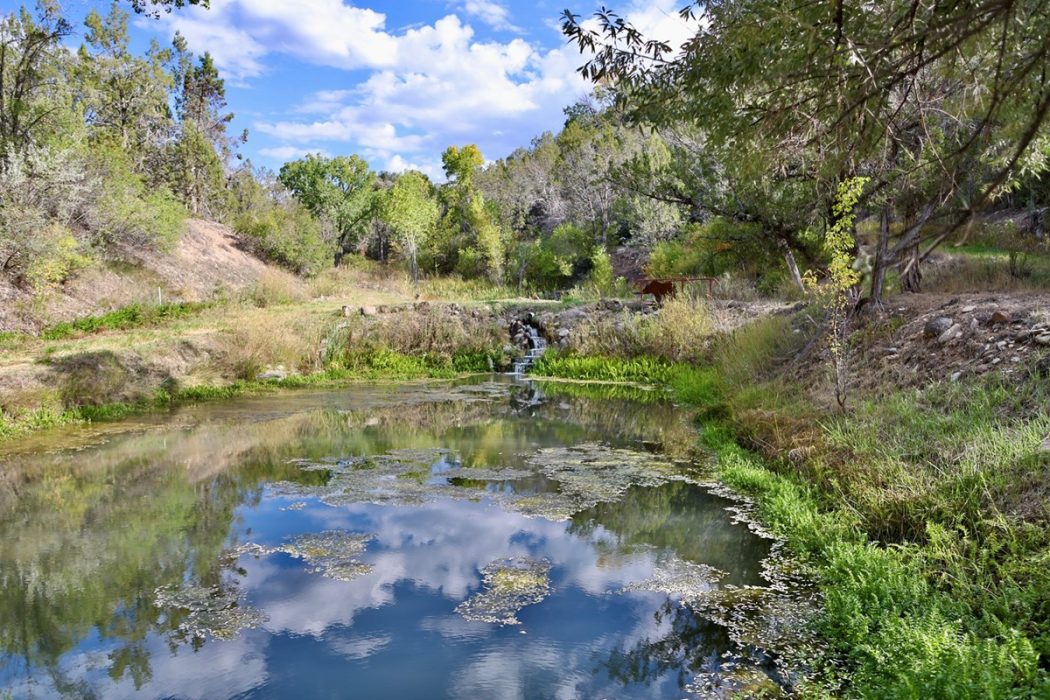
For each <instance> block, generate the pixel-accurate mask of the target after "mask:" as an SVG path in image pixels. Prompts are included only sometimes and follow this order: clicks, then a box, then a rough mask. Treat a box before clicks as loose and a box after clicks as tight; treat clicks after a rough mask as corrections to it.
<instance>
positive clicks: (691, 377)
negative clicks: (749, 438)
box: [530, 351, 721, 410]
mask: <svg viewBox="0 0 1050 700" xmlns="http://www.w3.org/2000/svg"><path fill="white" fill-rule="evenodd" d="M530 372H531V374H533V375H535V376H538V377H558V378H561V379H576V380H585V381H594V382H634V383H640V384H648V385H653V386H659V387H664V388H666V389H668V390H669V391H670V392H671V395H672V396H673V397H674V398H675V400H677V401H681V402H682V403H686V404H689V405H692V406H697V407H701V408H704V409H707V410H717V409H718V407H719V405H720V403H721V398H720V391H719V382H718V381H717V375H716V374H715V373H714V372H713V371H712V370H711V369H710V368H706V367H693V366H691V365H686V364H682V363H671V362H668V361H666V360H662V359H659V358H653V357H646V356H640V357H634V358H631V359H622V358H613V357H595V356H580V355H571V354H562V353H558V352H554V351H548V352H546V353H544V355H543V356H542V357H541V358H540V359H539V360H538V361H537V362H536V364H535V365H533V367H532V369H531V370H530Z"/></svg>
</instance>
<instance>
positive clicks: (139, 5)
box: [131, 0, 211, 17]
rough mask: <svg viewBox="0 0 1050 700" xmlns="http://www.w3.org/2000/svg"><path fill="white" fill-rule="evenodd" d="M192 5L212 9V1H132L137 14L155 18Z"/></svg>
mask: <svg viewBox="0 0 1050 700" xmlns="http://www.w3.org/2000/svg"><path fill="white" fill-rule="evenodd" d="M190 5H197V6H198V7H210V6H211V0H131V7H132V8H134V10H135V12H138V13H139V14H144V15H150V16H153V17H157V16H159V15H160V14H161V13H162V12H171V11H172V10H173V9H175V8H178V9H182V8H183V7H187V6H190Z"/></svg>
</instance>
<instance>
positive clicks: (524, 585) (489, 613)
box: [456, 557, 551, 625]
mask: <svg viewBox="0 0 1050 700" xmlns="http://www.w3.org/2000/svg"><path fill="white" fill-rule="evenodd" d="M550 570H551V565H550V562H548V561H547V560H545V559H533V558H531V557H513V558H510V559H498V560H496V561H494V562H491V563H489V564H488V565H486V566H485V568H483V569H482V570H481V576H482V587H483V588H484V589H485V590H483V591H481V592H479V593H476V594H475V595H473V596H471V597H470V598H467V599H466V600H465V601H463V602H462V603H460V604H459V605H458V606H456V612H457V613H459V614H460V615H462V616H463V617H464V618H466V619H467V620H471V621H477V622H488V623H492V624H497V625H520V624H521V620H519V619H518V617H517V614H518V612H519V611H520V610H521V609H522V608H524V607H526V606H528V605H535V604H537V603H539V602H541V601H542V600H543V599H544V598H546V597H547V596H548V595H549V594H550Z"/></svg>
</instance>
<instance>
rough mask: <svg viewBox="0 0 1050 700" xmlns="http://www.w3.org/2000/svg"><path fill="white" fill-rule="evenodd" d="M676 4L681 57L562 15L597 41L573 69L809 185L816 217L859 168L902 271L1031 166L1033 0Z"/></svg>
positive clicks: (1046, 39) (1042, 105)
mask: <svg viewBox="0 0 1050 700" xmlns="http://www.w3.org/2000/svg"><path fill="white" fill-rule="evenodd" d="M683 15H684V16H685V17H686V18H691V19H693V20H695V22H696V23H695V26H696V33H695V35H694V36H693V37H692V38H691V39H690V40H689V41H688V42H686V43H685V44H684V45H683V46H682V47H680V50H679V52H678V53H677V54H675V53H674V51H675V50H676V49H675V48H674V47H671V46H668V45H667V44H665V43H662V42H659V41H653V40H649V39H646V38H645V37H644V36H643V35H642V34H641V33H640V32H639V31H638V30H637V29H636V28H635V27H633V26H632V25H631V24H630V23H629V22H627V21H625V20H624V19H623V18H621V17H618V16H617V15H615V14H614V13H611V12H608V11H604V10H603V11H602V12H599V13H598V14H597V15H596V19H597V22H598V25H599V28H598V29H597V30H591V29H590V28H589V27H587V26H585V25H584V24H583V23H581V21H580V18H579V17H578V16H576V15H573V14H572V13H571V12H566V13H565V16H564V22H563V29H564V31H565V33H566V34H567V35H568V36H569V37H570V39H571V40H572V41H574V42H575V43H576V44H577V45H578V46H579V47H580V48H581V49H582V50H587V51H593V52H594V54H593V58H591V59H590V60H588V61H587V62H586V64H585V65H584V66H583V67H582V68H581V70H582V72H583V74H584V75H585V76H587V77H588V78H591V79H592V80H594V81H596V82H602V83H609V84H612V85H614V89H615V92H616V96H617V98H618V100H619V102H620V103H621V105H622V106H624V108H625V109H626V110H627V111H628V113H629V114H631V116H632V118H634V119H638V120H647V121H649V122H651V123H654V124H657V125H661V126H664V125H672V124H676V123H679V124H680V123H688V124H693V125H703V130H704V132H705V136H706V138H707V139H708V140H709V142H710V143H713V144H715V145H717V146H720V147H726V146H728V147H733V148H734V150H736V151H738V152H737V154H736V155H737V158H738V159H751V160H752V162H758V163H762V164H763V168H762V170H763V171H766V172H776V173H779V174H780V176H781V178H782V179H785V180H786V179H806V180H809V181H810V182H812V183H814V191H815V194H816V197H815V199H814V201H813V202H811V206H813V207H815V208H816V209H818V210H819V211H821V212H822V213H823V217H824V219H825V222H824V226H825V228H827V227H831V226H833V225H834V223H835V219H836V217H835V215H834V213H833V205H834V200H835V193H836V192H837V188H838V184H839V183H841V182H845V181H847V180H850V179H851V178H853V177H858V176H866V177H870V178H871V179H870V182H869V184H868V186H867V187H866V188H865V192H864V193H863V195H862V197H861V200H860V203H861V204H862V205H874V206H877V207H880V208H881V207H886V208H888V209H889V210H891V211H893V210H896V211H897V214H898V216H897V218H898V219H900V220H901V221H902V223H903V226H901V227H899V228H900V230H901V233H900V234H899V235H897V236H896V240H895V242H893V244H892V245H890V242H889V241H888V240H880V243H879V255H877V256H876V257H877V267H881V268H882V269H883V270H884V269H885V268H886V267H888V266H891V265H901V266H902V273H903V275H904V277H905V279H907V276H908V274H909V273H910V272H912V271H914V270H915V269H917V265H918V263H919V262H920V261H921V260H922V258H924V257H925V256H926V255H928V254H929V253H930V252H931V251H932V250H933V249H934V248H935V247H936V245H937V244H939V243H940V242H942V241H943V240H945V239H946V238H947V237H949V236H951V235H953V234H954V233H956V232H958V231H959V230H960V229H961V228H962V227H963V226H965V225H966V223H967V222H968V221H970V220H971V218H972V217H973V215H974V213H975V212H977V211H978V210H979V209H980V208H981V207H983V206H985V205H986V204H988V202H990V201H992V200H993V199H994V198H995V197H996V196H998V195H1000V194H1001V193H1002V192H1003V191H1004V187H1006V186H1007V185H1008V184H1009V182H1010V180H1011V178H1012V177H1013V176H1014V175H1015V174H1016V173H1019V172H1024V171H1025V170H1026V169H1029V170H1030V169H1033V168H1042V167H1043V162H1042V160H1043V156H1042V154H1041V151H1042V149H1041V148H1040V147H1039V146H1040V144H1041V142H1042V141H1043V140H1044V139H1045V134H1044V129H1043V127H1044V124H1045V122H1046V118H1047V114H1048V113H1050V81H1047V80H1046V75H1047V74H1048V71H1047V68H1050V65H1048V63H1050V31H1048V29H1050V6H1048V4H1047V3H1045V2H1043V1H1042V0H1027V1H1025V0H1019V1H1004V2H998V1H993V2H979V3H974V2H969V1H968V0H941V1H938V2H912V1H911V0H889V1H887V2H881V3H875V4H871V3H864V2H860V1H859V0H856V1H853V2H850V1H849V0H838V1H836V2H834V3H801V4H792V5H784V4H783V3H781V2H778V1H776V0H730V1H728V2H720V3H704V4H699V3H696V4H692V5H690V6H689V7H688V8H686V9H685V10H684V11H683ZM902 200H908V204H902ZM916 200H920V201H919V202H916ZM916 204H917V205H916ZM938 220H939V221H942V222H944V225H943V226H940V227H939V228H937V229H934V232H933V233H930V230H931V228H932V227H930V226H927V224H928V223H930V222H934V221H938ZM883 231H884V233H885V236H886V237H889V236H890V235H891V233H890V232H891V228H890V227H889V226H886V227H883ZM924 240H925V241H927V242H926V244H925V246H924V250H922V251H920V244H922V243H923V241H924ZM883 278H884V274H881V272H880V271H879V270H876V272H875V273H874V274H873V279H874V280H882V279H883ZM877 284H878V285H881V281H880V282H878V283H877ZM878 293H881V288H880V289H877V290H876V289H873V294H878Z"/></svg>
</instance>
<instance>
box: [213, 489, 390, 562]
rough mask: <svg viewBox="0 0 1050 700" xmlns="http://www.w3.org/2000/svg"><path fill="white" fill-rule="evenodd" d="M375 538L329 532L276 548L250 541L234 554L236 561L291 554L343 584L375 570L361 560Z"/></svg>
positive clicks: (314, 533)
mask: <svg viewBox="0 0 1050 700" xmlns="http://www.w3.org/2000/svg"><path fill="white" fill-rule="evenodd" d="M293 506H294V504H293ZM372 539H373V537H372V535H359V534H354V533H351V532H343V531H341V530H325V531H324V532H310V533H306V534H304V535H299V536H298V537H295V538H293V539H291V540H289V541H287V542H284V543H282V544H280V545H277V546H274V547H269V546H266V545H261V544H255V543H254V542H247V543H245V544H242V545H240V546H238V547H236V548H235V549H234V550H233V551H232V552H231V553H230V554H231V556H232V557H233V558H234V559H236V558H237V557H241V556H254V557H265V556H269V555H271V554H277V553H282V554H287V555H288V556H290V557H295V558H296V559H300V560H302V561H303V562H304V563H305V564H306V565H307V567H308V569H309V571H310V573H313V574H319V575H321V576H326V577H328V578H334V579H336V580H339V581H353V580H354V579H356V578H358V577H360V576H363V575H365V574H367V573H369V572H371V571H372V567H371V565H370V564H367V563H365V562H363V561H361V560H360V556H361V555H362V554H364V552H365V550H366V549H367V548H368V543H369V542H371V541H372Z"/></svg>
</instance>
